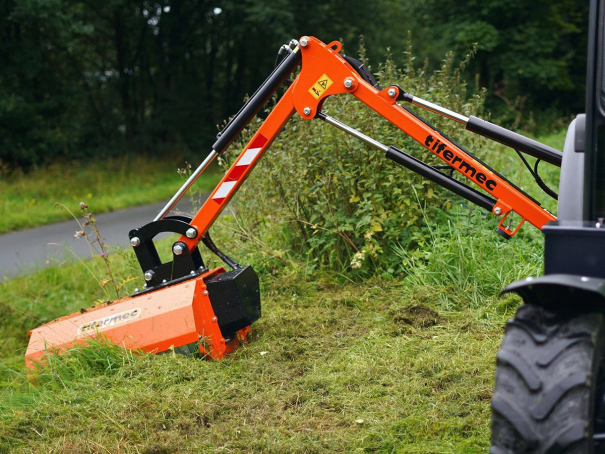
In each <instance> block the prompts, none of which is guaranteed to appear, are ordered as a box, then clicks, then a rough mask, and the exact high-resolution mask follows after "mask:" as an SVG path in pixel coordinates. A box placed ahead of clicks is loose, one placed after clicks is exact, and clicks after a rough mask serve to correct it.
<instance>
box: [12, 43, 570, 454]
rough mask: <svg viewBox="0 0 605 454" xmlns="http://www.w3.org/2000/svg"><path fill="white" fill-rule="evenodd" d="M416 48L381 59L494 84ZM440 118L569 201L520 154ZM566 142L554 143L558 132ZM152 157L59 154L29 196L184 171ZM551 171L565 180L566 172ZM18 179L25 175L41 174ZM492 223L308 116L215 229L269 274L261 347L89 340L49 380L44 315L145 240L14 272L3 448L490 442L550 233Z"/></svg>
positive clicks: (132, 278) (133, 272)
mask: <svg viewBox="0 0 605 454" xmlns="http://www.w3.org/2000/svg"><path fill="white" fill-rule="evenodd" d="M407 55H408V57H409V60H408V62H407V63H406V64H405V65H404V67H403V70H398V69H397V68H396V67H395V66H394V64H393V63H392V62H390V61H389V62H387V64H385V65H384V66H382V67H381V68H380V69H379V71H378V72H379V74H378V75H379V77H380V80H381V82H382V83H385V84H386V83H389V82H390V81H392V80H399V81H401V80H403V81H404V82H405V83H406V84H407V85H410V86H411V87H413V88H414V90H415V92H416V93H420V94H424V96H425V97H426V98H427V99H430V100H432V101H434V102H437V103H439V104H442V105H444V106H446V107H450V108H453V109H454V110H458V111H460V112H464V113H467V114H470V113H476V112H479V111H480V110H481V108H482V101H483V98H482V93H480V92H477V93H475V94H474V95H473V94H472V93H467V90H466V89H467V87H466V84H465V83H464V81H463V79H462V78H461V75H460V74H461V69H460V68H458V67H456V66H455V65H454V64H453V57H451V56H448V58H447V59H446V61H445V63H444V64H443V66H442V67H441V68H440V69H439V70H438V71H437V72H436V73H434V74H433V75H432V76H429V75H428V74H429V73H428V72H427V71H428V70H427V67H426V66H425V67H423V68H421V69H418V68H415V67H414V65H413V61H412V57H411V52H408V54H407ZM362 58H363V57H362ZM326 111H327V112H328V113H329V114H331V115H333V116H335V117H336V118H339V119H342V120H345V121H347V122H350V123H351V124H352V125H353V126H357V127H358V128H360V129H362V130H363V131H364V132H366V133H368V134H370V135H372V136H374V137H376V138H378V139H380V140H382V141H384V142H385V143H388V144H389V145H391V144H392V145H395V146H398V147H400V148H402V149H404V150H405V151H409V152H412V153H416V154H417V155H418V156H419V157H420V156H422V157H426V153H424V154H423V155H419V154H418V150H419V149H420V147H419V146H418V145H415V144H413V143H412V142H411V141H410V140H409V139H407V138H405V137H402V136H403V135H402V134H398V133H397V134H395V133H394V129H393V128H392V127H391V126H388V125H386V124H385V123H384V122H383V121H381V120H378V119H377V118H376V117H373V116H372V114H369V113H368V112H367V111H366V110H365V109H363V108H362V107H360V106H359V104H357V103H355V102H352V101H350V100H345V99H344V97H336V98H335V99H333V100H330V102H329V103H326ZM426 116H427V119H428V120H430V121H432V122H434V123H435V125H436V126H438V127H440V128H444V130H445V131H446V132H447V133H448V134H450V135H451V136H452V137H453V138H454V139H456V140H458V141H459V142H461V143H463V144H464V145H466V146H468V147H469V148H470V149H471V150H472V151H473V152H474V153H476V154H477V155H478V156H479V157H481V158H483V159H485V160H486V161H487V162H488V163H489V164H490V165H492V166H493V167H494V168H496V169H498V170H500V171H502V173H504V174H505V176H508V177H510V178H511V179H512V180H513V181H514V182H516V183H518V184H519V185H520V186H521V187H523V188H524V189H526V190H527V191H528V192H529V193H530V194H531V195H533V196H537V198H539V199H540V200H544V201H545V204H544V205H545V206H546V207H547V208H548V209H551V210H553V211H554V206H555V202H554V201H552V200H547V199H546V198H545V196H543V195H542V194H541V193H540V191H539V189H537V187H536V185H535V184H534V183H533V181H532V180H531V177H530V176H529V175H528V174H527V172H526V170H525V169H524V167H523V165H522V163H521V162H520V161H519V159H518V158H517V157H516V156H515V154H514V152H512V151H511V150H507V149H505V148H504V147H500V146H494V145H493V143H491V142H488V141H486V140H484V139H482V138H478V137H476V136H472V135H470V134H469V133H467V132H465V131H464V130H461V128H454V127H453V126H455V125H454V124H452V123H451V122H447V121H445V120H444V119H443V118H441V117H437V116H430V115H426ZM562 138H563V133H556V134H552V135H551V136H549V137H546V138H543V139H542V140H543V141H545V142H547V143H549V144H550V145H553V146H555V147H557V148H561V145H562V143H561V141H562ZM231 157H233V156H231ZM532 161H533V160H532ZM146 162H147V161H145V162H140V161H136V160H135V161H132V162H131V164H130V165H125V164H124V162H117V161H108V162H106V164H104V166H106V167H105V168H106V169H107V170H106V171H101V172H99V171H98V169H97V168H96V167H94V166H91V167H89V168H87V169H88V170H82V169H77V168H76V166H74V168H73V169H71V170H69V171H68V170H64V169H60V168H59V167H57V168H54V169H52V168H51V169H50V170H49V171H48V173H49V174H50V175H54V177H49V179H48V180H47V181H48V182H49V184H46V185H42V186H41V185H40V184H39V182H35V183H27V184H26V183H22V184H23V188H28V187H31V188H34V187H37V188H38V187H43V188H45V190H46V192H41V191H40V192H29V193H28V192H27V190H26V189H23V190H22V191H21V192H22V193H23V194H26V195H23V196H22V197H25V199H24V200H25V201H24V202H23V203H26V200H32V199H36V200H39V199H43V200H49V205H50V203H51V202H50V201H51V200H52V199H53V198H55V197H56V198H57V199H58V200H59V201H65V199H66V198H67V199H69V197H67V196H70V194H73V195H72V197H73V198H72V199H71V203H73V205H71V206H72V207H74V208H75V206H74V205H76V204H77V203H78V202H79V201H80V200H81V197H82V196H81V194H83V193H86V195H88V194H89V193H90V194H91V197H90V200H89V199H88V197H87V199H86V200H85V201H86V202H88V203H89V205H90V206H91V210H92V211H93V212H95V213H96V212H99V211H102V210H105V209H115V208H117V207H118V205H116V204H117V203H119V201H123V200H125V199H126V200H127V202H128V203H130V201H132V200H133V198H132V197H130V196H129V195H131V194H133V193H137V194H138V193H140V194H141V196H146V194H151V193H153V194H157V197H160V194H159V193H160V192H161V191H163V190H164V189H162V188H168V187H170V190H169V191H167V192H168V193H169V194H171V193H172V192H173V191H174V186H178V184H176V185H175V184H174V182H175V180H178V178H179V177H178V175H176V172H175V171H174V170H173V169H174V167H173V166H172V165H166V166H164V167H165V168H168V169H169V171H160V172H158V168H157V167H162V166H157V164H156V165H150V166H151V168H149V171H145V170H146V169H147V168H146V167H145V165H147V164H146ZM99 167H103V166H99ZM130 169H133V171H132V172H134V169H136V171H137V175H136V176H135V175H134V173H130V172H131V170H130ZM40 172H41V173H42V171H40ZM541 172H542V174H543V176H544V178H545V181H547V182H548V183H549V184H550V185H551V186H553V187H556V182H557V170H556V169H554V168H552V167H551V166H546V165H543V166H542V167H541ZM70 175H73V178H69V176H70ZM11 178H12V180H11V179H8V181H9V183H3V184H7V188H9V189H10V188H11V184H12V185H13V186H12V187H14V188H17V189H18V188H19V181H22V182H23V181H25V180H24V179H20V178H19V177H18V176H17V177H14V176H13V177H11ZM40 178H42V177H40ZM10 181H12V183H10ZM34 181H35V179H34ZM67 181H73V182H74V185H73V187H71V186H70V187H68V186H67V183H66V182H67ZM51 182H52V183H53V184H52V185H51V184H50V183H51ZM89 183H91V184H95V185H96V186H93V185H89V186H86V185H87V184H89ZM34 184H35V186H34ZM120 184H123V186H122V187H119V185H120ZM85 188H86V189H85ZM88 188H90V189H88ZM108 188H109V189H108ZM151 188H153V189H154V190H157V193H156V192H154V191H152V190H149V191H148V190H146V189H151ZM17 189H14V190H13V191H14V194H17V193H19V191H18V190H17ZM66 190H67V191H68V193H67V194H66V193H65V191H66ZM72 190H73V191H74V193H72V192H71V191H72ZM108 191H109V192H108ZM2 192H3V197H4V193H5V192H7V191H6V190H3V191H2ZM118 194H119V195H118ZM61 195H63V196H64V197H61ZM102 197H106V198H105V199H102ZM161 197H162V198H163V197H165V196H164V195H163V193H162V196H161ZM14 198H15V196H12V197H8V196H7V200H12V199H14ZM102 200H105V203H106V205H103V204H102V203H101V201H102ZM68 201H69V200H68ZM53 202H54V200H53ZM2 203H3V209H4V203H5V202H4V199H3V202H2ZM36 203H38V202H36ZM36 203H33V202H32V205H34V206H35V205H36ZM57 211H58V210H57ZM36 217H40V216H36ZM13 222H14V221H13ZM496 222H497V221H496V219H494V218H493V216H491V215H488V214H486V213H485V212H483V211H482V210H480V209H478V208H475V207H471V206H469V205H468V204H467V203H465V202H464V201H462V200H461V199H459V198H457V197H453V196H450V195H447V194H445V193H444V192H443V191H440V190H438V189H437V188H435V187H434V186H433V185H430V184H428V183H426V182H424V181H421V180H420V179H419V178H417V177H416V176H414V175H412V174H411V173H410V172H407V171H405V170H403V169H401V168H398V167H397V166H395V165H394V164H391V163H389V162H387V161H386V160H385V159H384V158H382V157H381V156H378V154H377V153H374V152H373V151H370V150H369V149H368V148H367V147H365V146H361V145H359V144H357V143H355V142H354V141H350V140H346V141H343V140H342V137H341V135H340V133H337V132H335V131H334V130H331V129H329V128H327V127H326V126H325V125H323V124H322V123H321V122H302V121H295V122H293V123H291V124H290V125H288V127H287V129H286V131H285V133H284V135H283V136H282V137H281V138H280V139H279V140H277V141H276V142H275V143H274V145H273V147H272V150H271V151H270V152H269V153H268V154H267V156H266V157H265V159H264V160H263V161H262V164H261V165H260V166H259V167H258V170H257V171H255V172H254V173H253V174H252V175H251V176H250V178H249V180H248V181H247V183H246V185H245V186H244V189H243V190H242V191H240V193H238V195H237V196H236V200H235V203H234V204H233V210H232V211H231V212H229V214H228V215H226V216H224V217H222V218H220V219H219V221H218V223H217V225H216V227H215V228H213V235H214V236H215V237H216V238H215V240H216V241H217V243H218V244H219V245H220V247H221V249H223V250H225V251H226V252H227V253H229V255H233V256H234V257H235V258H237V259H238V260H240V261H241V262H244V263H250V264H252V265H253V266H254V267H255V269H256V270H257V272H258V274H259V275H260V276H261V280H262V282H261V285H262V289H261V292H262V294H263V314H264V315H263V317H262V318H261V319H260V320H259V321H258V322H257V323H255V325H254V326H253V334H252V338H251V343H250V344H249V345H248V346H245V347H243V348H241V349H239V350H238V351H237V352H235V353H234V354H233V355H231V356H230V357H228V358H226V359H225V360H223V361H220V362H211V361H201V360H197V359H194V358H187V357H181V356H176V355H173V354H167V355H159V356H153V355H147V354H142V353H133V352H125V351H122V350H120V349H119V348H118V347H115V346H112V345H108V344H104V343H103V342H93V345H91V346H89V347H88V348H77V349H74V350H73V351H72V352H71V353H69V354H67V355H62V356H57V357H54V358H52V360H51V361H50V362H49V365H48V366H47V367H45V368H41V369H40V370H37V371H36V372H35V374H34V376H32V378H33V379H34V381H35V382H36V383H37V387H33V386H32V385H31V384H29V382H28V380H27V376H26V372H25V370H24V365H23V353H24V349H25V346H26V344H27V332H28V330H29V329H31V328H33V327H35V326H37V325H39V324H41V323H44V322H47V321H50V320H53V319H54V318H56V317H58V316H61V315H64V314H66V313H69V312H74V311H77V310H79V309H81V308H85V307H88V306H90V305H92V304H95V303H97V302H102V301H105V300H107V299H109V298H113V295H112V293H110V290H109V289H110V288H112V287H113V288H114V289H115V290H116V291H117V290H118V289H119V288H121V290H122V291H123V292H126V293H132V292H133V291H134V288H135V287H137V286H138V287H140V286H141V285H142V277H141V273H140V270H139V269H138V265H137V264H136V262H135V260H134V256H133V253H132V251H131V250H126V251H121V250H117V251H112V252H111V253H110V254H109V255H104V256H103V257H96V258H93V259H92V261H88V262H80V263H68V264H62V265H60V266H57V267H54V268H48V269H44V270H42V271H40V272H38V273H36V274H34V275H31V276H24V277H20V278H17V279H14V280H11V281H5V282H2V283H0V316H1V317H2V321H3V323H2V324H1V325H0V342H1V344H0V347H1V348H0V422H1V423H2V428H3V431H2V432H1V433H0V452H7V453H8V452H10V453H31V452H34V453H38V452H40V453H41V452H55V453H101V452H116V453H145V454H152V453H155V454H158V453H170V452H191V453H193V452H196V453H197V452H225V451H227V452H272V453H292V452H294V453H296V452H300V453H303V452H304V453H307V452H313V453H331V452H343V453H349V452H360V453H363V452H365V453H371V452H373V453H397V452H401V453H403V452H405V453H418V454H420V453H427V452H431V453H432V452H440V453H468V454H470V453H479V452H485V451H486V450H487V448H488V445H489V400H490V396H491V389H492V379H493V378H492V377H493V369H494V368H493V365H494V357H495V354H496V351H497V349H498V345H499V343H500V341H501V337H502V329H503V326H504V322H505V321H506V319H507V318H509V317H510V316H511V315H512V314H513V312H514V310H515V308H516V306H517V305H518V304H519V300H518V299H516V298H515V297H514V296H506V297H504V298H502V299H498V293H499V292H500V290H501V289H502V288H503V287H504V286H505V285H506V284H508V283H510V282H512V281H514V280H517V279H520V278H523V277H526V276H527V275H537V274H539V273H540V272H541V267H542V240H541V235H540V233H539V232H538V231H537V230H536V229H534V228H533V227H531V226H525V227H523V228H522V230H521V232H520V233H519V234H518V235H517V236H516V237H515V238H514V239H513V240H511V241H508V242H507V241H505V240H504V239H502V238H501V237H499V236H498V235H496V233H495V232H494V231H495V228H496V225H497V224H496ZM13 225H14V224H13ZM101 234H102V232H101ZM169 244H170V242H168V241H167V240H166V241H164V243H163V245H162V246H161V249H160V252H161V254H165V253H167V252H169ZM208 256H209V254H205V258H206V259H208V258H209V259H210V260H209V261H207V263H209V264H210V266H215V265H218V263H217V260H216V259H215V258H214V259H213V258H212V257H208ZM107 262H109V263H110V264H111V266H112V274H111V275H109V273H108V271H107V269H106V268H105V264H106V263H107ZM112 278H113V279H115V283H116V285H115V286H109V285H107V284H108V279H112Z"/></svg>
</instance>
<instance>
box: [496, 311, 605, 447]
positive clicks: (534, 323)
mask: <svg viewBox="0 0 605 454" xmlns="http://www.w3.org/2000/svg"><path fill="white" fill-rule="evenodd" d="M604 344H605V317H604V315H603V314H602V313H600V312H591V313H579V312H575V313H570V312H567V313H563V312H561V311H552V310H549V309H545V308H543V307H540V306H535V305H523V306H521V307H520V308H519V309H518V311H517V314H516V316H515V317H514V318H512V319H510V320H509V321H508V323H507V326H506V333H505V335H504V340H503V342H502V347H501V348H500V351H499V352H498V356H497V366H496V382H495V387H494V395H493V397H492V447H491V449H490V451H489V452H490V454H522V453H523V454H594V453H602V452H605V451H603V446H602V444H601V443H596V444H595V441H594V440H593V435H594V433H599V434H600V433H603V432H605V424H604V422H605V413H604V409H605V405H603V381H604V380H603V375H604V368H603V367H602V366H603V353H604V351H605V350H604ZM597 438H600V436H598V437H597Z"/></svg>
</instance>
